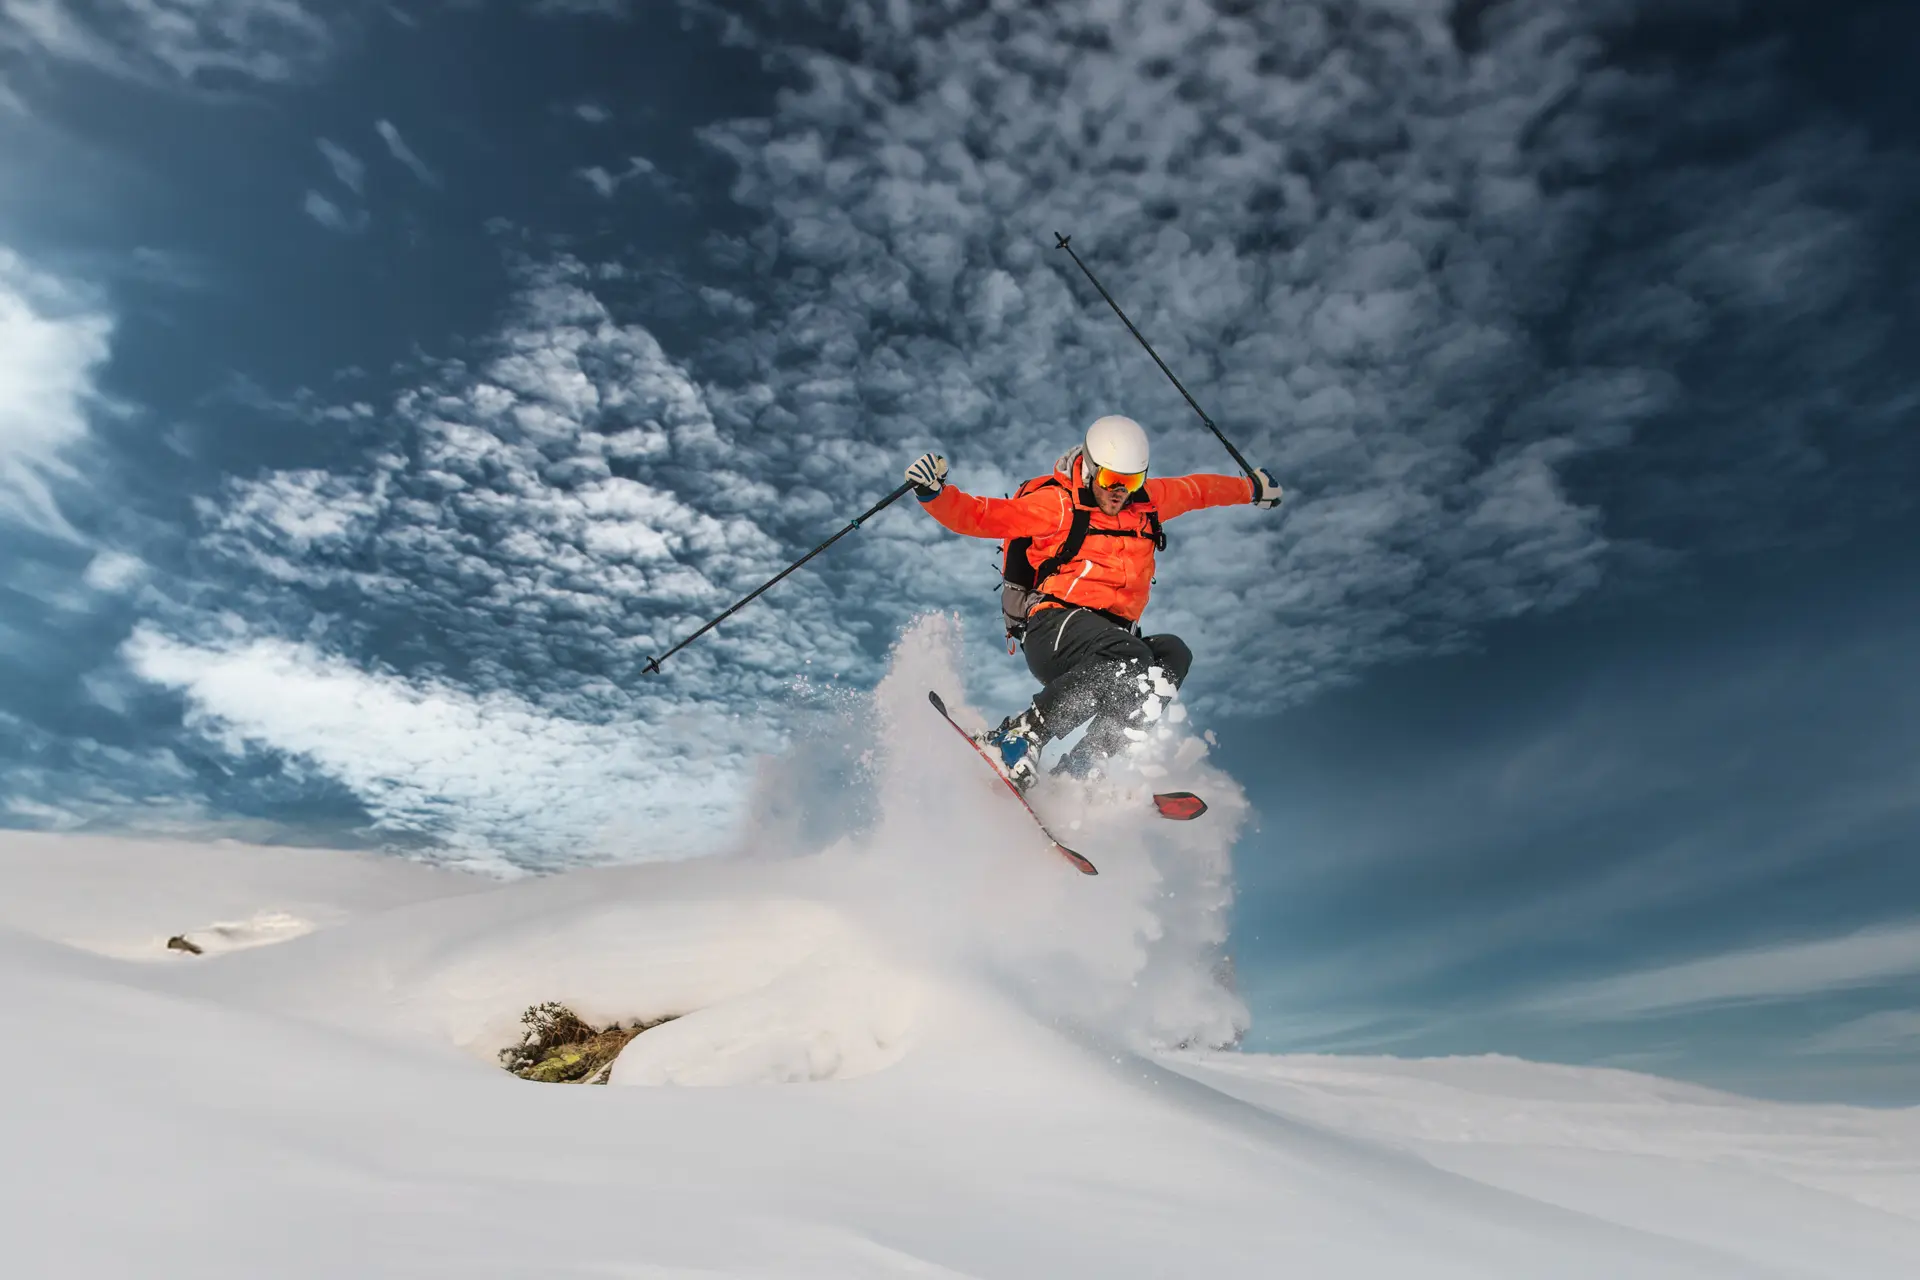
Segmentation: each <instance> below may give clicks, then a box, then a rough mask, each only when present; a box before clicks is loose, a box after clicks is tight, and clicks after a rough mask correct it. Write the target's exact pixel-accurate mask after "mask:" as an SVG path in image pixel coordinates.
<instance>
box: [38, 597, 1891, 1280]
mask: <svg viewBox="0 0 1920 1280" xmlns="http://www.w3.org/2000/svg"><path fill="white" fill-rule="evenodd" d="M910 639H912V638H910ZM944 652H945V651H944V649H943V647H942V645H941V643H939V637H938V636H937V635H934V636H931V637H928V636H925V635H923V636H921V637H919V641H918V642H917V643H908V644H904V645H903V649H902V653H901V655H900V656H899V661H898V663H897V667H896V676H895V678H894V679H893V680H890V682H889V684H888V685H887V686H885V687H883V688H882V690H881V691H880V694H879V698H878V707H879V712H880V716H881V721H882V740H883V741H884V742H885V744H886V753H885V754H886V756H887V759H885V760H882V761H879V762H878V763H877V765H876V767H877V768H878V769H879V770H880V773H881V777H882V778H883V780H885V781H886V783H887V793H888V795H889V797H890V800H889V803H888V805H887V806H886V807H885V809H884V811H882V812H880V813H879V814H877V815H876V818H875V821H874V823H873V824H872V829H871V830H870V831H867V832H865V833H864V834H863V835H862V836H860V837H859V838H857V839H848V840H843V841H841V842H839V843H837V844H835V845H834V846H832V847H831V848H827V849H824V850H806V849H799V848H783V847H773V846H775V845H777V844H778V843H779V842H778V841H775V840H773V839H772V838H771V837H766V838H764V839H758V840H756V839H755V838H753V837H754V836H755V833H754V832H751V831H749V832H747V833H746V837H747V838H745V839H743V841H742V850H741V855H740V856H738V857H733V858H728V859H711V860H703V861H698V862H680V863H659V864H653V865H643V866H631V867H621V868H607V869H602V870H596V871H583V872H575V873H570V874H566V875H561V876H554V877H550V878H545V879H529V880H522V881H517V882H512V883H505V884H502V883H497V882H490V881H484V880H478V879H474V878H471V877H466V876H462V875H457V874H454V873H449V872H439V871H431V870H427V869H423V868H417V867H407V866H403V865H401V864H397V863H392V862H383V861H380V860H378V859H369V858H364V857H359V856H356V855H347V854H337V855H335V854H325V853H317V852H313V851H274V850H246V849H240V848H237V847H231V846H226V847H218V848H211V849H208V848H193V847H190V846H183V845H151V844H149V845H139V844H121V843H116V842H110V841H103V840H98V839H87V838H80V837H39V836H20V835H14V834H0V902H3V903H4V904H5V905H4V906H0V1003H3V1005H4V1007H5V1008H6V1010H7V1011H8V1013H9V1015H10V1017H9V1019H8V1025H9V1027H10V1029H11V1030H12V1033H13V1039H14V1044H13V1045H12V1046H11V1047H10V1052H8V1053H5V1054H0V1099H4V1100H5V1101H4V1103H0V1150H4V1151H5V1152H6V1153H7V1157H8V1158H7V1160H6V1162H5V1164H4V1166H0V1167H4V1170H5V1172H4V1174H0V1177H4V1179H5V1185H4V1187H3V1188H0V1242H4V1245H5V1256H6V1257H7V1258H8V1261H9V1270H10V1271H12V1272H14V1273H17V1274H59V1275H63V1276H88V1277H92V1276H115V1277H117V1276H129V1275H136V1274H137V1275H141V1276H148V1277H173V1276H180V1277H189V1276H191V1277H197V1278H203V1280H204V1278H209V1277H228V1276H232V1277H262V1276H273V1277H281V1276H286V1277H305V1276H355V1277H360V1276H387V1275H393V1276H436V1275H447V1276H456V1275H457V1276H462V1277H467V1276H528V1275H536V1274H537V1275H542V1276H632V1277H691V1276H701V1277H715V1276H783V1277H785V1276H793V1277H868V1276H873V1277H880V1276H916V1277H926V1276H982V1277H986V1276H992V1277H1002V1276H1005V1277H1013V1276H1049V1277H1059V1276H1100V1277H1107V1276H1113V1277H1130V1276H1141V1277H1148V1276H1151V1277H1167V1276H1185V1275H1202V1274H1239V1275H1271V1274H1289V1275H1300V1276H1313V1277H1393V1278H1396V1280H1398V1278H1400V1277H1410V1276H1421V1277H1428V1276H1430V1277H1469V1276H1472V1277H1484V1276H1512V1277H1625V1276H1633V1277H1642V1276H1645V1277H1665V1276H1673V1277H1679V1276H1687V1277H1767V1276H1780V1277H1789V1276H1792V1277H1814V1276H1848V1277H1876V1276H1888V1277H1893V1276H1911V1275H1913V1274H1920V1223H1916V1221H1915V1219H1916V1203H1920V1191H1917V1190H1916V1188H1920V1173H1917V1172H1916V1162H1917V1161H1920V1132H1917V1131H1916V1124H1915V1119H1914V1117H1913V1116H1912V1115H1910V1114H1905V1113H1894V1114H1888V1113H1877V1112H1864V1111H1855V1110H1849V1109H1845V1108H1796V1107H1790V1106H1784V1105H1777V1104H1765V1103H1758V1102H1749V1101H1746V1100H1742V1099H1736V1098H1730V1097H1726V1096H1724V1095H1717V1094H1711V1093H1708V1092H1706V1091H1702V1090H1697V1089H1689V1088H1685V1087H1682V1086H1676V1085H1672V1084H1668V1083H1666V1082H1661V1081H1656V1080H1651V1079H1648V1078H1644V1077H1635V1076H1627V1075H1622V1074H1620V1073H1615V1072H1600V1071H1579V1070H1573V1069H1568V1068H1556V1067H1541V1066H1536V1065H1532V1064H1526V1063H1519V1062H1513V1061H1509V1060H1501V1059H1478V1060H1452V1061H1445V1062H1433V1063H1395V1062H1387V1061H1382V1060H1371V1059H1369V1060H1355V1061H1350V1062H1343V1061H1339V1060H1330V1059H1318V1058H1306V1059H1288V1058H1262V1057H1258V1056H1254V1055H1240V1054H1233V1053H1213V1052H1204V1051H1173V1050H1169V1049H1167V1048H1165V1047H1164V1046H1165V1045H1167V1044H1170V1043H1173V1042H1177V1041H1195V1042H1200V1043H1206V1042H1210V1041H1211V1042H1216V1043H1217V1042H1222V1041H1224V1040H1226V1039H1229V1038H1231V1035H1232V1033H1233V1030H1234V1028H1235V1027H1236V1025H1238V1023H1239V1021H1240V1019H1241V1018H1242V1013H1241V1011H1240V1010H1239V1009H1238V1006H1237V1002H1236V1001H1234V999H1233V998H1232V996H1231V995H1230V994H1228V993H1226V992H1224V991H1222V990H1220V988H1218V987H1217V986H1216V985H1214V984H1213V982H1212V981H1211V978H1210V976H1209V975H1210V971H1211V965H1212V961H1213V959H1214V957H1215V956H1216V954H1217V945H1218V943H1219V940H1220V939H1219V920H1220V917H1221V914H1222V908H1223V907H1224V904H1225V901H1226V884H1225V870H1226V852H1227V849H1228V848H1229V847H1230V845H1231V841H1232V838H1233V834H1234V830H1235V826H1236V823H1237V820H1238V815H1239V813H1240V812H1241V811H1242V810H1243V805H1242V802H1241V801H1240V800H1239V798H1238V796H1237V794H1236V792H1235V791H1234V788H1233V787H1232V784H1231V782H1230V780H1228V779H1225V778H1222V777H1220V776H1219V775H1218V774H1217V773H1214V772H1212V771H1211V770H1210V769H1209V768H1208V767H1207V766H1206V764H1205V762H1204V760H1203V759H1200V758H1199V757H1198V756H1197V755H1196V754H1195V753H1194V752H1193V751H1191V750H1189V749H1188V746H1190V745H1191V744H1188V745H1187V746H1183V745H1181V744H1179V743H1177V742H1176V743H1169V744H1167V754H1165V755H1164V756H1163V757H1162V758H1161V760H1160V763H1159V764H1158V765H1151V767H1157V768H1164V769H1166V770H1167V773H1165V774H1164V775H1162V776H1163V777H1165V778H1166V779H1168V780H1170V781H1172V782H1177V783H1184V784H1187V785H1192V786H1194V787H1195V788H1196V789H1203V790H1205V791H1207V792H1208V794H1209V796H1210V798H1212V799H1214V800H1215V805H1216V812H1215V813H1214V814H1211V815H1209V817H1208V818H1207V819H1203V820H1202V821H1201V822H1197V823H1193V824H1190V825H1188V826H1185V827H1182V826H1177V825H1174V824H1165V823H1154V822H1152V821H1151V820H1149V819H1145V818H1143V817H1141V816H1140V815H1139V814H1138V813H1137V812H1132V811H1130V810H1129V809H1128V808H1127V805H1128V803H1129V801H1128V800H1127V798H1126V797H1125V796H1124V795H1120V796H1115V795H1108V796H1103V797H1099V798H1098V799H1097V802H1089V803H1088V804H1087V805H1086V806H1085V807H1077V806H1078V804H1079V802H1078V801H1077V800H1076V799H1075V798H1074V797H1072V796H1064V797H1056V799H1055V800H1054V802H1053V803H1054V804H1055V806H1056V807H1057V809H1058V813H1057V815H1056V816H1058V817H1059V818H1060V819H1061V820H1062V821H1063V822H1065V823H1071V822H1075V821H1077V822H1079V823H1080V828H1079V831H1080V833H1081V835H1082V836H1083V837H1084V842H1085V843H1086V844H1087V846H1088V848H1089V850H1090V851H1093V850H1098V851H1099V854H1100V856H1101V857H1102V859H1103V874H1102V875H1101V876H1100V877H1099V878H1097V879H1092V880H1090V879H1087V878H1084V877H1081V876H1079V875H1077V874H1076V873H1074V872H1073V871H1072V870H1071V869H1070V868H1069V867H1067V866H1066V865H1065V863H1063V862H1061V861H1059V860H1058V859H1056V858H1053V857H1052V856H1051V855H1050V854H1049V853H1048V852H1047V851H1046V849H1045V848H1044V846H1043V845H1037V844H1036V843H1035V842H1034V840H1033V838H1032V835H1031V831H1030V829H1023V828H1022V827H1021V826H1020V823H1021V822H1022V821H1024V819H1021V818H1019V815H1017V813H1010V812H1008V811H1009V810H1011V809H1013V806H1011V805H1005V804H1001V805H995V804H992V803H988V802H987V801H991V800H992V797H993V793H992V791H991V789H990V788H986V787H981V786H978V785H977V784H979V783H980V781H981V780H980V779H979V778H978V776H977V772H976V770H977V766H976V764H975V763H974V762H972V761H971V760H970V759H967V758H964V753H965V748H964V746H963V745H961V744H956V743H954V742H953V741H952V735H951V733H950V732H948V731H946V730H945V728H944V726H940V725H938V723H937V721H934V720H933V719H932V718H931V716H930V715H928V714H920V715H914V714H910V713H909V709H910V708H912V707H913V704H914V702H915V701H917V700H918V699H919V698H922V697H923V696H924V695H923V693H922V692H921V691H922V690H924V688H925V687H926V686H927V685H928V684H929V683H942V682H945V683H946V684H947V686H948V687H952V685H953V684H954V681H953V678H952V676H951V673H950V672H949V671H947V670H946V669H945V664H946V659H945V656H944ZM956 746H958V748H959V754H955V753H953V748H955V747H956ZM976 794H977V795H978V796H979V797H982V798H983V799H982V800H981V801H980V802H976V801H975V800H974V799H973V797H974V796H975V795H976ZM281 916H284V917H288V918H295V919H298V920H300V921H302V922H303V926H304V927H303V930H302V931H294V930H291V929H283V930H280V931H279V932H277V933H273V936H271V937H268V936H266V933H270V932H272V931H270V930H269V931H265V932H260V933H256V934H253V935H247V937H246V939H245V940H246V941H249V942H253V943H256V944H257V945H251V946H245V947H233V948H230V949H227V950H224V951H210V952H209V953H208V954H207V955H205V956H200V957H192V956H186V955H182V954H180V953H177V952H168V951H166V950H164V948H163V946H162V943H163V942H164V939H165V938H166V937H167V936H169V935H170V934H173V933H177V932H180V931H181V930H182V929H192V928H204V927H205V926H209V925H213V924H217V923H220V922H227V923H230V924H231V923H235V922H244V921H249V920H253V921H258V920H263V919H271V918H275V917H281ZM544 999H560V1000H564V1001H567V1002H569V1003H571V1004H573V1005H574V1007H575V1008H577V1009H578V1010H579V1011H580V1012H581V1013H583V1014H585V1015H587V1016H588V1017H589V1018H594V1019H612V1018H616V1017H617V1018H632V1017H658V1016H663V1015H666V1014H677V1015H680V1016H679V1018H678V1020H677V1021H674V1022H670V1023H667V1024H665V1025H663V1026H660V1027H656V1028H654V1029H653V1030H650V1031H647V1032H645V1033H643V1034H642V1035H641V1036H640V1037H639V1038H637V1039H636V1040H634V1041H633V1042H632V1044H631V1045H629V1047H628V1049H627V1051H626V1052H625V1053H624V1054H623V1055H622V1057H621V1059H620V1060H619V1062H618V1063H617V1064H616V1066H615V1071H614V1087H610V1088H589V1087H579V1086H543V1085H535V1084H530V1083H526V1082H523V1081H519V1080H516V1079H514V1078H512V1077H510V1076H508V1075H506V1074H505V1073H503V1072H502V1071H500V1070H499V1068H498V1067H497V1066H495V1065H494V1064H493V1062H492V1055H493V1052H494V1051H495V1050H496V1049H498V1048H499V1047H501V1046H502V1045H504V1044H506V1043H508V1042H509V1041H511V1040H512V1039H513V1038H514V1033H515V1030H516V1027H515V1023H516V1019H517V1016H518V1014H519V1012H520V1010H521V1009H522V1008H524V1007H525V1006H526V1005H527V1004H529V1003H531V1002H534V1001H536V1000H544ZM1156 1045H1159V1046H1163V1047H1160V1048H1156V1047H1155V1046H1156ZM695 1086H701V1087H695Z"/></svg>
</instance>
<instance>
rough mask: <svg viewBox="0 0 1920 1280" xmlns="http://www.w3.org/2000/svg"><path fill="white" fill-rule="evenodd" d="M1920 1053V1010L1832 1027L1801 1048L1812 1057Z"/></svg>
mask: <svg viewBox="0 0 1920 1280" xmlns="http://www.w3.org/2000/svg"><path fill="white" fill-rule="evenodd" d="M1916 1049H1920V1009H1883V1010H1881V1011H1880V1012H1878V1013H1870V1014H1867V1015H1866V1016H1864V1017H1860V1018H1855V1019H1853V1020H1852V1021H1851V1022H1843V1023H1841V1024H1840V1025H1839V1026H1837V1027H1829V1028H1828V1029H1827V1030H1825V1031H1822V1032H1820V1033H1819V1034H1817V1035H1814V1036H1810V1037H1808V1038H1807V1039H1806V1040H1805V1041H1803V1042H1802V1043H1801V1045H1800V1050H1801V1052H1803V1053H1811V1054H1826V1053H1832V1054H1901V1055H1910V1054H1912V1053H1913V1052H1914V1051H1915V1050H1916Z"/></svg>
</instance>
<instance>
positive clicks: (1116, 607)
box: [906, 415, 1281, 791]
mask: <svg viewBox="0 0 1920 1280" xmlns="http://www.w3.org/2000/svg"><path fill="white" fill-rule="evenodd" d="M906 475H907V479H908V480H909V481H911V482H912V483H913V485H914V488H915V492H916V493H917V495H918V496H919V498H920V504H921V506H923V507H924V508H925V509H926V512H927V514H928V515H930V516H932V517H933V518H934V519H935V520H937V521H939V522H940V523H941V524H942V525H945V526H946V527H947V528H949V529H951V530H953V531H954V532H955V533H959V534H965V535H967V536H969V537H974V538H999V539H1002V540H1004V541H1005V542H1006V555H1007V564H1006V569H1005V576H1006V578H1007V579H1008V585H1007V587H1006V589H1005V591H1004V592H1003V605H1002V608H1003V611H1004V612H1005V614H1006V617H1007V634H1008V635H1009V636H1012V637H1014V638H1015V639H1017V640H1019V641H1020V643H1021V647H1022V648H1023V649H1024V650H1025V652H1026V656H1027V669H1028V670H1030V671H1032V672H1033V675H1034V678H1035V679H1036V680H1039V681H1040V682H1041V684H1042V685H1044V686H1045V687H1044V688H1042V689H1041V690H1040V692H1039V693H1038V694H1036V695H1034V699H1033V701H1032V702H1031V703H1029V704H1028V705H1027V706H1026V707H1025V708H1024V709H1023V710H1021V711H1020V712H1019V713H1018V714H1016V715H1011V716H1008V717H1007V718H1006V719H1005V720H1004V721H1002V722H1001V724H1000V727H999V728H997V729H995V730H993V731H992V732H990V733H988V734H987V735H986V736H985V737H984V738H983V739H982V741H983V742H984V743H985V744H986V745H988V746H989V747H991V748H992V749H994V750H995V751H997V753H998V755H999V758H1000V760H1001V762H1002V763H1003V764H1004V765H1005V766H1006V770H1007V775H1008V776H1009V777H1010V778H1012V779H1013V781H1014V783H1015V784H1016V785H1017V786H1019V787H1020V789H1021V790H1023V791H1024V790H1026V789H1027V788H1029V787H1031V786H1032V785H1033V784H1034V782H1035V781H1036V780H1037V779H1038V777H1039V760H1040V749H1041V747H1043V746H1044V745H1045V744H1047V743H1048V742H1051V741H1054V740H1056V739H1058V738H1063V737H1065V736H1066V735H1068V734H1069V733H1072V732H1073V731H1074V730H1075V729H1077V728H1079V727H1080V726H1081V725H1083V724H1086V723H1087V721H1088V720H1092V721H1093V723H1092V724H1091V725H1090V726H1088V729H1087V734H1086V737H1085V738H1083V739H1082V740H1081V742H1080V745H1079V746H1077V747H1075V748H1074V749H1073V750H1072V751H1071V752H1069V753H1068V755H1067V758H1066V759H1065V760H1063V761H1061V762H1060V764H1058V765H1056V766H1055V772H1066V773H1070V774H1074V775H1076V776H1084V775H1085V774H1087V773H1089V772H1091V771H1092V770H1093V768H1094V767H1095V766H1096V765H1098V764H1099V762H1100V761H1102V760H1104V759H1106V757H1108V756H1110V755H1112V754H1113V753H1114V752H1116V751H1118V750H1119V749H1120V748H1122V747H1124V746H1125V745H1126V744H1127V741H1128V738H1129V736H1130V734H1129V731H1131V732H1132V734H1134V735H1138V736H1142V737H1144V734H1142V733H1141V727H1142V726H1143V725H1144V724H1145V723H1146V722H1147V721H1148V720H1149V719H1150V718H1151V717H1152V716H1153V715H1154V713H1155V711H1157V707H1158V704H1159V702H1160V700H1162V699H1165V698H1170V697H1171V696H1172V694H1173V691H1174V690H1175V689H1177V688H1178V687H1179V685H1180V683H1181V682H1182V681H1183V680H1185V679H1186V678H1187V670H1188V668H1189V667H1190V666H1192V664H1193V653H1192V651H1191V650H1189V649H1188V648H1187V646H1186V645H1185V644H1184V643H1182V642H1181V640H1180V638H1179V637H1178V636H1170V635H1157V636H1148V635H1142V634H1141V633H1140V615H1141V613H1142V612H1143V611H1144V610H1145V609H1146V607H1147V596H1148V594H1149V593H1150V592H1151V590H1152V586H1153V563H1154V553H1155V552H1156V551H1158V550H1160V549H1161V548H1163V547H1165V545H1166V536H1165V534H1163V533H1162V532H1161V529H1160V526H1161V525H1162V524H1163V523H1164V522H1165V521H1168V520H1171V519H1173V518H1174V517H1175V516H1180V515H1185V514H1186V513H1187V512H1189V511H1198V510H1200V509H1201V508H1203V507H1226V506H1237V505H1239V504H1242V503H1247V502H1251V503H1252V504H1253V505H1255V506H1257V507H1261V508H1265V509H1269V510H1270V509H1272V508H1274V507H1277V506H1279V505H1280V498H1281V493H1280V486H1279V485H1277V484H1275V483H1274V482H1273V477H1271V476H1269V475H1268V474H1267V473H1266V471H1265V470H1264V469H1259V468H1256V469H1255V471H1254V478H1253V479H1249V478H1248V477H1246V476H1223V475H1191V476H1172V477H1168V478H1164V479H1152V480H1149V479H1148V478H1147V433H1146V432H1145V431H1144V430H1142V429H1141V427H1140V424H1139V423H1137V422H1135V421H1134V420H1133V419H1132V418H1123V417H1119V416H1117V415H1116V416H1109V417H1104V418H1101V419H1099V420H1098V421H1096V422H1095V423H1094V424H1093V425H1092V426H1090V427H1088V428H1087V434H1086V439H1085V440H1084V441H1083V442H1082V443H1081V444H1080V445H1079V446H1077V447H1075V448H1074V449H1072V450H1070V451H1068V453H1067V454H1066V455H1065V456H1064V457H1062V458H1061V459H1060V460H1059V461H1058V462H1056V463H1054V469H1053V473H1052V474H1051V475H1046V476H1036V477H1034V478H1033V479H1032V480H1029V481H1027V482H1026V483H1025V484H1023V485H1021V486H1020V488H1019V490H1018V492H1016V493H1015V495H1014V496H1013V497H1011V498H978V497H975V496H973V495H972V494H968V493H962V492H961V491H960V490H959V489H958V488H956V487H954V486H953V485H950V484H948V483H947V460H946V459H945V458H943V457H940V456H939V455H937V454H932V453H928V454H923V455H921V456H920V457H919V458H917V459H915V460H914V462H913V464H912V465H911V466H909V467H908V468H907V472H906ZM1150 708H1153V709H1152V710H1150Z"/></svg>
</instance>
